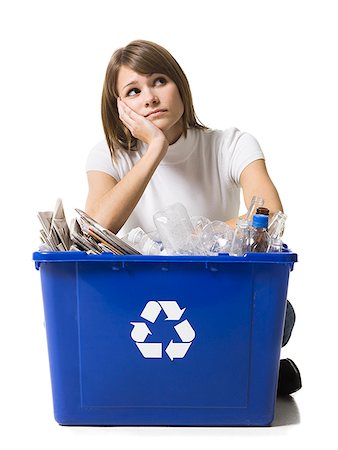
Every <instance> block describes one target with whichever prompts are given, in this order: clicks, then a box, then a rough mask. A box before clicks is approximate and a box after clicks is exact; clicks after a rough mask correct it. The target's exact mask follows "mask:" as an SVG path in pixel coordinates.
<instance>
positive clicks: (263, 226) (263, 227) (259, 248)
mask: <svg viewBox="0 0 338 450" xmlns="http://www.w3.org/2000/svg"><path fill="white" fill-rule="evenodd" d="M268 223H269V217H268V216H265V215H263V214H255V215H254V216H253V218H252V230H251V246H250V250H251V251H252V252H267V251H268V248H269V245H270V236H269V233H268V232H267V228H268Z"/></svg>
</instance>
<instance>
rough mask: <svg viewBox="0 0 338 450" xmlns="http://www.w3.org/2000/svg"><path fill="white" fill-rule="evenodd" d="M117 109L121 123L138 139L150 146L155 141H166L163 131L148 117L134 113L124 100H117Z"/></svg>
mask: <svg viewBox="0 0 338 450" xmlns="http://www.w3.org/2000/svg"><path fill="white" fill-rule="evenodd" d="M117 108H118V111H119V116H120V119H121V122H122V123H123V124H124V125H125V126H126V127H127V128H128V130H129V131H130V132H131V134H132V135H133V136H134V137H135V138H136V139H139V140H141V141H142V142H145V143H146V144H148V145H149V144H150V143H151V142H153V141H154V140H163V142H165V141H166V137H165V135H164V133H163V131H162V130H160V129H159V128H158V127H157V126H156V125H154V124H153V123H152V122H151V121H150V120H148V119H147V118H146V117H143V116H141V115H140V114H138V113H136V112H135V111H133V110H132V109H131V108H129V106H127V105H126V104H125V103H124V102H123V101H122V100H120V99H119V98H118V99H117Z"/></svg>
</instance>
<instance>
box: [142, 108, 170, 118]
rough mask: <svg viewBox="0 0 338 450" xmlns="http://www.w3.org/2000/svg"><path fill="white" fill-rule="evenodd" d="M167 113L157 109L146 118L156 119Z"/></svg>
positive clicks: (164, 110)
mask: <svg viewBox="0 0 338 450" xmlns="http://www.w3.org/2000/svg"><path fill="white" fill-rule="evenodd" d="M166 112H167V110H166V109H157V110H155V111H153V112H151V113H149V114H148V115H147V116H146V117H152V118H157V117H161V116H162V115H163V114H165V113H166Z"/></svg>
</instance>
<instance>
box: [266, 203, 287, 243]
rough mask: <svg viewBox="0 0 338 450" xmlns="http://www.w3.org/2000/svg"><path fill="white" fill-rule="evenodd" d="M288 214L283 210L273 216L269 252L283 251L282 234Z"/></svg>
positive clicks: (270, 226) (270, 227) (269, 231)
mask: <svg viewBox="0 0 338 450" xmlns="http://www.w3.org/2000/svg"><path fill="white" fill-rule="evenodd" d="M286 218H287V216H286V214H284V213H283V212H282V211H278V212H277V213H275V214H274V215H273V217H272V220H271V223H270V225H269V228H268V233H269V235H270V244H269V247H268V252H281V251H283V242H282V236H283V233H284V228H285V221H286Z"/></svg>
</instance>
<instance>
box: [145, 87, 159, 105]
mask: <svg viewBox="0 0 338 450" xmlns="http://www.w3.org/2000/svg"><path fill="white" fill-rule="evenodd" d="M158 101H159V100H158V97H157V96H156V95H155V94H153V93H152V92H151V91H149V92H148V93H147V95H146V98H145V105H146V106H151V105H157V103H158Z"/></svg>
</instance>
